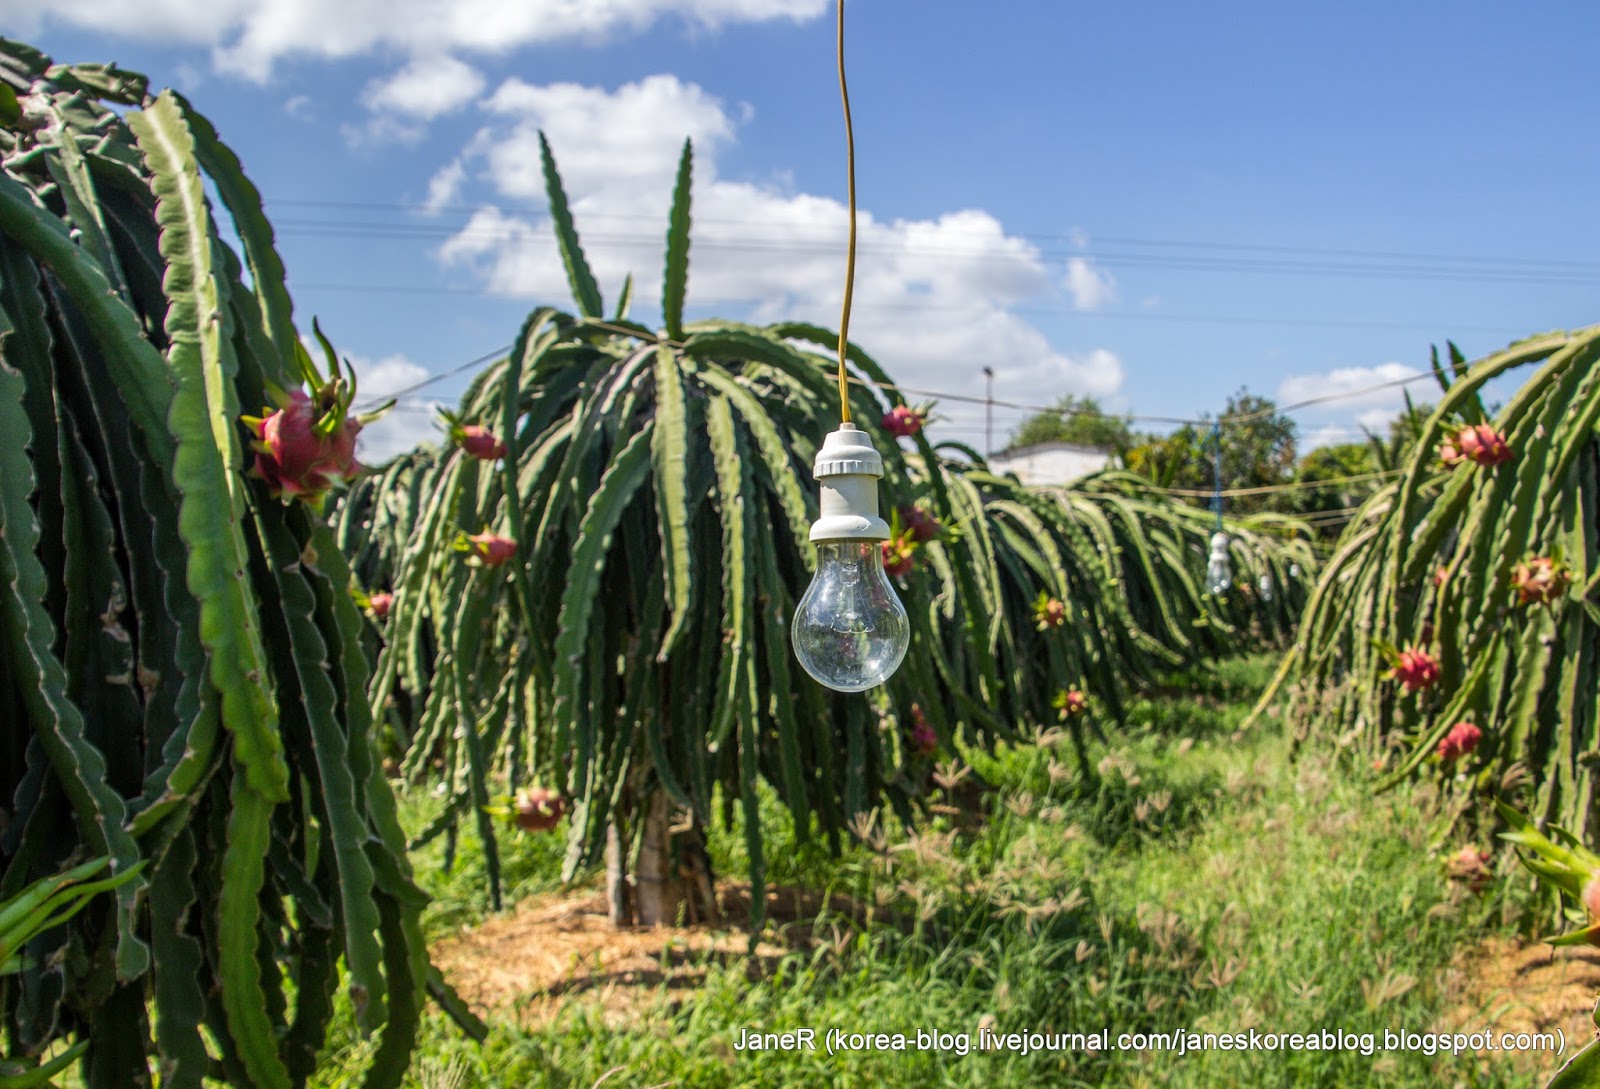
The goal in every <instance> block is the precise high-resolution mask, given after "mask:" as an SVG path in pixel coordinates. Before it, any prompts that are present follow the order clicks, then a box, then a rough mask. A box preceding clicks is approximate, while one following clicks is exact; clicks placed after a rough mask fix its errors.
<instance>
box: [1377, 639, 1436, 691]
mask: <svg viewBox="0 0 1600 1089" xmlns="http://www.w3.org/2000/svg"><path fill="white" fill-rule="evenodd" d="M1389 676H1390V677H1391V678H1393V679H1394V680H1397V681H1399V682H1400V683H1401V684H1403V685H1405V689H1406V691H1407V692H1418V691H1421V690H1422V689H1424V688H1428V687H1430V686H1431V685H1433V684H1434V683H1435V682H1437V681H1438V680H1439V663H1438V662H1437V661H1435V660H1434V658H1433V655H1431V654H1429V653H1428V652H1427V651H1425V650H1419V649H1418V648H1416V647H1408V648H1406V649H1405V650H1403V651H1401V652H1400V661H1399V662H1398V663H1397V664H1396V665H1395V667H1394V668H1393V669H1391V670H1390V671H1389Z"/></svg>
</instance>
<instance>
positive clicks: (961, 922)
mask: <svg viewBox="0 0 1600 1089" xmlns="http://www.w3.org/2000/svg"><path fill="white" fill-rule="evenodd" d="M1269 668H1270V662H1269V660H1268V659H1265V658H1261V659H1247V660H1240V661H1234V662H1227V663H1223V664H1222V665H1221V666H1219V667H1218V668H1217V669H1216V670H1215V671H1207V672H1197V673H1194V674H1191V675H1187V676H1180V677H1175V678H1173V679H1172V681H1171V684H1170V685H1169V686H1168V688H1167V689H1165V690H1164V691H1163V693H1162V694H1161V695H1160V697H1159V698H1154V699H1149V700H1144V701H1141V702H1138V703H1136V704H1134V705H1133V706H1132V707H1130V709H1129V713H1128V715H1127V721H1125V722H1123V723H1120V724H1112V723H1106V724H1104V727H1105V732H1106V734H1107V736H1108V738H1109V739H1110V740H1109V743H1108V744H1096V745H1094V746H1093V747H1092V751H1091V752H1090V754H1089V763H1090V765H1092V766H1090V767H1088V768H1084V767H1080V766H1079V762H1078V760H1077V758H1076V757H1075V756H1074V754H1073V751H1072V748H1071V746H1070V745H1068V744H1067V743H1066V742H1065V741H1064V740H1059V739H1058V740H1055V741H1053V742H1052V741H1051V739H1046V741H1047V744H1045V745H1043V746H1032V745H1029V746H1019V747H1017V748H1014V749H1009V750H1005V751H1003V752H1002V753H1001V754H1000V756H999V757H998V758H996V759H993V760H980V761H978V762H977V766H976V767H975V768H974V769H973V772H972V773H969V775H968V776H967V777H966V778H965V779H963V780H962V781H961V782H959V783H955V784H952V786H951V789H950V790H948V791H941V802H943V801H948V802H950V803H953V804H950V805H948V806H947V807H943V808H942V810H941V811H940V812H938V813H936V814H935V815H934V816H933V817H932V819H931V820H930V822H929V823H928V824H926V825H925V826H924V827H923V828H922V829H921V830H920V831H919V832H915V833H911V832H908V831H907V830H905V829H903V828H900V827H899V826H897V825H896V824H895V823H894V822H892V821H888V822H880V823H879V824H877V825H875V826H874V827H872V828H870V829H868V828H865V827H864V828H863V829H862V831H863V832H864V833H865V835H864V837H863V838H864V839H865V842H864V843H862V844H860V845H858V846H856V847H854V848H852V849H851V850H849V851H848V852H847V853H846V854H845V855H844V856H843V857H841V858H833V857H830V856H829V855H828V854H827V852H826V851H824V850H821V849H819V848H818V847H816V846H814V845H801V844H797V843H794V842H785V843H781V844H780V845H778V847H777V848H776V849H773V850H772V851H771V857H772V860H773V862H772V868H771V874H770V880H771V882H772V883H773V885H774V886H777V887H779V888H784V887H796V886H798V887H805V888H810V889H813V890H825V891H826V893H827V894H828V903H829V904H830V905H831V906H830V907H829V908H827V909H822V908H818V909H817V914H816V915H815V916H813V917H811V918H808V919H801V920H798V921H793V922H790V923H789V924H788V925H787V929H780V928H777V927H775V928H774V929H773V930H772V931H770V932H769V933H768V934H767V935H766V940H765V942H764V944H763V947H762V949H763V952H762V954H761V955H760V956H759V957H757V958H754V959H746V958H745V957H744V956H729V955H727V953H726V952H725V951H724V952H722V953H711V952H707V953H706V954H705V956H704V958H703V959H702V961H701V962H700V963H698V964H696V965H693V968H694V977H693V978H694V979H695V981H696V986H694V987H693V988H687V989H686V988H683V987H677V986H673V985H671V982H670V979H669V974H668V973H666V972H665V971H663V972H662V973H661V982H660V983H659V984H657V985H655V986H654V987H653V988H652V987H651V986H649V985H645V986H642V987H640V986H635V987H634V988H633V989H632V991H631V992H630V994H631V997H629V998H628V1000H627V1002H626V1003H625V1004H623V1005H620V1006H619V1005H618V1003H617V1001H616V1000H615V999H616V995H615V993H614V991H613V993H612V996H611V1001H609V1002H607V1001H602V1000H601V999H600V998H599V997H598V995H599V993H600V992H599V991H598V990H583V989H578V990H577V991H576V993H575V996H574V997H573V998H572V999H571V1000H570V1001H564V1002H562V1003H560V1004H559V1005H558V1006H557V1007H556V1009H557V1012H556V1013H554V1015H546V1016H542V1017H540V1018H537V1019H529V1018H528V1017H525V1016H519V1015H518V1014H517V1013H516V1007H515V1004H514V1003H513V1004H506V1005H500V1006H497V1007H496V1008H494V1009H491V1010H490V1011H488V1019H489V1021H490V1024H491V1034H490V1037H489V1040H488V1042H487V1043H486V1044H485V1045H484V1046H483V1047H482V1048H481V1049H480V1048H479V1047H477V1046H475V1045H472V1044H470V1043H468V1042H467V1041H465V1040H464V1039H462V1038H461V1037H460V1035H459V1033H458V1032H457V1031H456V1030H455V1029H454V1027H453V1026H451V1025H450V1024H449V1023H448V1022H446V1021H445V1020H444V1019H443V1018H442V1017H440V1016H438V1015H437V1014H430V1016H429V1021H428V1024H427V1026H426V1028H425V1030H424V1034H423V1041H422V1044H421V1046H420V1052H419V1055H420V1057H419V1059H418V1062H417V1063H416V1064H415V1065H414V1067H413V1075H412V1077H413V1079H414V1084H415V1085H417V1086H418V1087H421V1089H446V1087H449V1086H454V1085H459V1086H462V1087H466V1086H494V1087H499V1086H505V1087H508V1089H509V1087H513V1086H514V1087H517V1089H532V1087H537V1086H551V1087H556V1086H560V1087H585V1089H587V1087H589V1086H592V1085H595V1084H597V1083H602V1082H603V1083H604V1084H607V1085H618V1086H622V1085H626V1086H656V1085H675V1086H696V1087H699V1086H705V1087H711V1086H743V1085H760V1086H775V1087H776V1086H796V1087H799V1086H816V1085H839V1086H856V1085H875V1086H906V1087H911V1086H919V1087H920V1086H974V1087H976V1086H1008V1087H1009V1086H1026V1085H1039V1086H1046V1085H1049V1086H1074V1085H1102V1084H1110V1085H1166V1086H1219V1085H1238V1086H1245V1085H1248V1086H1278V1085H1339V1086H1360V1085H1382V1086H1400V1087H1405V1086H1424V1085H1426V1086H1436V1085H1461V1086H1499V1085H1523V1084H1527V1082H1528V1074H1527V1071H1526V1068H1523V1069H1522V1072H1521V1073H1520V1074H1519V1072H1518V1068H1517V1067H1516V1066H1515V1065H1514V1064H1513V1062H1512V1061H1511V1060H1509V1059H1508V1058H1507V1057H1505V1056H1503V1055H1499V1056H1496V1055H1489V1054H1484V1053H1478V1054H1471V1055H1463V1056H1452V1055H1448V1054H1446V1055H1432V1056H1430V1055H1426V1054H1422V1053H1419V1052H1403V1051H1384V1050H1383V1043H1384V1034H1385V1032H1400V1031H1410V1032H1429V1031H1434V1030H1436V1029H1439V1028H1441V1027H1443V1026H1444V1025H1445V1024H1446V1023H1447V1018H1448V1017H1449V1016H1450V1013H1451V1011H1456V1021H1454V1022H1449V1023H1450V1024H1452V1025H1453V1026H1455V1027H1463V1028H1467V1029H1468V1030H1470V1028H1471V1027H1472V1026H1471V1025H1470V1022H1471V1016H1470V1011H1471V1002H1472V1001H1473V1000H1472V998H1471V992H1470V990H1467V989H1465V987H1466V980H1465V974H1464V973H1463V972H1461V971H1459V970H1456V969H1453V968H1452V958H1453V957H1454V956H1455V955H1456V954H1457V953H1458V951H1460V950H1462V949H1463V948H1465V947H1468V946H1471V945H1473V944H1475V943H1477V942H1478V941H1479V940H1481V939H1482V938H1483V937H1484V936H1486V935H1487V934H1489V933H1490V932H1491V931H1492V930H1493V928H1494V927H1493V921H1497V920H1498V919H1499V918H1500V914H1501V912H1500V908H1501V907H1503V905H1499V904H1495V905H1491V904H1490V903H1488V902H1487V901H1485V900H1483V899H1481V898H1480V897H1481V895H1482V894H1473V893H1470V892H1469V891H1467V890H1466V889H1465V888H1463V887H1462V886H1461V885H1460V884H1459V883H1456V884H1452V883H1451V882H1450V881H1449V879H1448V878H1447V876H1446V873H1445V867H1444V864H1443V863H1442V861H1441V860H1440V858H1439V857H1437V856H1438V855H1440V854H1441V853H1449V852H1451V851H1452V850H1453V849H1454V847H1455V846H1458V845H1457V844H1455V843H1454V841H1453V840H1448V839H1447V838H1446V837H1442V836H1441V834H1440V833H1439V831H1438V823H1439V822H1438V815H1437V814H1436V813H1434V812H1433V810H1432V809H1431V807H1430V806H1429V804H1428V802H1427V793H1426V792H1425V791H1423V792H1405V791H1399V792H1393V793H1389V794H1383V795H1374V793H1373V791H1372V783H1371V782H1370V780H1369V777H1368V776H1367V775H1366V774H1365V773H1364V772H1363V771H1362V769H1360V768H1359V767H1353V766H1350V765H1348V764H1340V763H1336V762H1332V761H1330V759H1329V758H1328V757H1327V756H1325V755H1323V754H1324V753H1326V752H1327V751H1328V749H1327V747H1324V746H1318V745H1310V746H1306V747H1305V748H1304V749H1303V750H1302V752H1301V754H1300V755H1299V757H1298V758H1297V759H1291V755H1290V749H1289V743H1288V740H1287V738H1286V737H1285V736H1284V735H1283V734H1282V732H1281V731H1280V730H1279V729H1278V728H1277V726H1276V725H1275V724H1273V723H1271V722H1270V721H1269V722H1266V723H1263V724H1260V725H1258V726H1256V727H1255V728H1253V729H1252V730H1251V731H1249V732H1247V733H1241V732H1239V729H1238V727H1239V723H1240V722H1241V721H1242V719H1243V717H1244V713H1245V710H1246V708H1247V707H1248V704H1249V701H1250V699H1251V697H1252V696H1253V695H1254V693H1255V692H1257V691H1258V690H1259V688H1260V686H1261V684H1262V683H1263V682H1264V680H1265V677H1266V673H1267V671H1268V669H1269ZM957 774H958V769H957V768H956V767H955V766H954V765H953V764H952V766H951V767H950V768H949V769H948V772H947V775H946V781H948V780H949V779H953V778H955V777H956V775H957ZM974 776H981V777H982V778H983V779H985V780H987V781H988V783H989V784H990V785H991V787H992V789H991V790H988V791H981V792H980V791H976V790H973V789H972V788H971V785H970V784H971V782H972V779H973V777H974ZM945 795H947V797H945ZM408 816H409V817H410V818H411V819H412V820H414V821H416V822H417V823H418V824H420V823H421V822H422V821H423V820H425V819H426V817H427V816H428V806H427V804H426V802H425V800H422V799H416V800H413V801H412V802H411V804H410V806H409V809H408ZM769 816H770V818H771V820H772V821H773V824H772V827H774V828H778V827H781V826H782V825H781V821H782V817H781V816H780V814H779V811H778V809H777V806H776V805H774V806H773V808H772V812H771V813H770V814H769ZM742 842H743V841H742V837H741V836H740V835H739V833H738V831H737V829H735V830H733V831H732V832H731V833H722V834H719V835H718V836H717V838H716V840H715V842H714V844H713V848H714V852H713V853H714V856H715V861H716V863H717V865H718V868H719V872H722V873H727V874H738V873H741V872H743V866H742V862H743V860H742V858H740V857H739V854H738V851H739V847H738V845H739V844H741V843H742ZM506 846H507V856H508V857H507V872H508V875H509V881H508V886H509V890H510V895H511V896H512V897H513V898H519V899H527V898H531V899H534V900H548V899H549V898H551V897H555V896H557V895H560V892H559V889H560V886H559V883H558V881H557V877H556V874H557V871H558V870H559V864H560V852H561V846H560V841H559V839H558V838H557V837H555V836H546V837H542V838H541V837H527V836H525V837H519V838H512V837H507V842H506ZM439 853H440V848H438V847H437V846H435V847H432V848H430V849H429V851H428V852H427V853H426V854H424V855H421V856H419V857H418V858H417V860H416V861H417V864H418V866H419V869H420V872H421V876H422V877H423V879H424V881H425V882H426V883H428V884H429V887H430V891H431V892H432V893H433V894H434V896H435V897H436V902H435V904H434V906H433V907H432V908H431V909H430V915H429V920H428V925H429V928H430V935H431V937H432V939H433V940H434V941H435V943H436V944H441V945H448V944H449V943H461V942H466V943H470V942H471V941H472V940H473V938H472V933H473V931H472V930H471V928H472V926H473V925H474V924H476V923H478V922H480V921H482V920H483V919H484V918H485V917H486V915H487V912H486V902H485V894H484V880H483V874H482V871H481V857H480V856H479V855H478V854H477V852H476V848H475V844H474V843H473V842H471V840H470V838H469V837H463V839H462V842H461V843H460V844H459V857H458V858H457V860H456V866H455V869H454V871H453V872H452V873H450V874H449V875H445V874H443V873H441V872H440V869H439V865H438V863H439ZM567 895H571V893H570V892H569V893H568V894H567ZM1491 915H1492V916H1493V921H1491V919H1490V917H1491ZM540 940H541V938H540V934H539V933H538V932H537V930H534V931H531V932H530V933H529V934H528V936H527V941H529V942H538V941H540ZM737 944H740V945H742V942H741V943H737ZM670 947H671V943H670V942H668V943H667V948H668V951H669V952H670V951H671V950H670ZM665 956H666V954H665V953H664V954H663V957H665ZM682 959H683V953H682V951H681V950H680V951H679V952H678V953H677V955H676V962H677V963H678V965H679V968H681V967H682V965H681V961H682ZM583 970H584V967H583V965H582V964H575V965H574V966H573V967H572V971H573V972H574V973H577V974H581V973H582V972H583ZM1463 1003H1466V1004H1467V1007H1466V1008H1467V1009H1468V1014H1469V1015H1468V1017H1467V1021H1468V1022H1469V1024H1467V1025H1461V1024H1459V1022H1460V1010H1461V1008H1462V1006H1463ZM551 1005H552V1004H550V1003H546V1006H545V1008H547V1009H548V1008H550V1007H551ZM1487 1012H1488V1011H1485V1015H1486V1016H1487ZM348 1023H349V1022H348V1019H342V1020H341V1021H340V1025H341V1026H348ZM803 1028H810V1029H813V1030H816V1032H817V1042H818V1048H817V1050H815V1051H810V1050H804V1049H795V1050H765V1051H748V1050H746V1051H740V1050H736V1049H735V1046H734V1045H735V1043H736V1042H737V1041H738V1040H739V1039H740V1037H741V1036H742V1034H743V1033H744V1032H745V1031H749V1032H752V1033H783V1032H790V1031H794V1030H798V1029H803ZM832 1029H840V1030H843V1031H845V1032H852V1033H883V1034H895V1033H899V1034H904V1035H905V1036H906V1046H907V1048H908V1050H905V1051H894V1050H877V1049H872V1050H851V1051H845V1052H841V1053H839V1054H834V1055H830V1054H828V1053H827V1052H826V1050H824V1049H823V1047H822V1042H823V1040H824V1038H825V1034H826V1033H827V1032H828V1031H829V1030H832ZM980 1029H981V1030H984V1031H992V1032H993V1033H995V1034H999V1035H1003V1034H1006V1033H1020V1032H1057V1033H1084V1034H1091V1033H1105V1034H1108V1035H1109V1038H1110V1039H1109V1040H1106V1041H1103V1042H1102V1043H1115V1038H1116V1037H1117V1036H1119V1035H1121V1034H1123V1033H1162V1032H1173V1031H1177V1030H1182V1031H1184V1032H1186V1033H1187V1032H1191V1031H1192V1032H1198V1033H1205V1032H1211V1033H1240V1032H1243V1033H1248V1032H1249V1031H1250V1030H1252V1029H1253V1030H1255V1031H1256V1032H1257V1033H1260V1034H1265V1033H1312V1034H1318V1035H1319V1037H1320V1034H1321V1033H1323V1032H1324V1031H1327V1032H1332V1033H1345V1034H1355V1035H1356V1036H1357V1037H1358V1038H1359V1037H1360V1036H1362V1035H1363V1034H1371V1040H1372V1043H1373V1045H1374V1046H1373V1048H1372V1054H1362V1053H1361V1052H1362V1049H1361V1048H1359V1047H1358V1048H1357V1049H1355V1050H1343V1049H1334V1050H1321V1049H1318V1050H1290V1049H1287V1048H1280V1049H1279V1050H1275V1051H1262V1050H1257V1051H1249V1052H1237V1051H1223V1050H1211V1051H1203V1052H1199V1053H1191V1054H1187V1055H1183V1056H1179V1055H1177V1054H1175V1053H1172V1052H1166V1051H1156V1050H1144V1051H1136V1050H1119V1049H1117V1048H1115V1047H1109V1048H1108V1047H1105V1046H1102V1047H1101V1048H1100V1049H1099V1050H1080V1049H1076V1048H1069V1049H1067V1050H1055V1051H1043V1052H1038V1053H1034V1054H1028V1055H1023V1054H1019V1053H1017V1052H1016V1051H1014V1050H991V1051H987V1052H980V1051H978V1050H977V1049H976V1041H977V1039H978V1038H979V1033H980ZM919 1031H921V1032H924V1033H947V1034H958V1035H964V1036H965V1038H966V1040H967V1042H968V1045H969V1051H968V1053H967V1054H965V1055H962V1054H959V1053H958V1052H957V1051H956V1050H953V1049H951V1050H945V1051H937V1050H932V1049H929V1050H917V1049H916V1043H917V1038H916V1034H917V1033H918V1032H919ZM890 1042H891V1043H892V1041H890ZM954 1042H955V1041H954V1040H952V1041H951V1043H952V1044H954ZM364 1046H365V1045H364V1044H362V1043H361V1042H359V1041H357V1040H355V1039H354V1038H353V1037H352V1036H351V1035H350V1034H349V1033H348V1031H347V1029H343V1028H342V1029H341V1031H340V1033H339V1034H338V1035H337V1036H336V1038H335V1039H333V1040H331V1041H330V1045H329V1053H328V1055H327V1058H326V1061H325V1062H324V1064H323V1066H324V1069H323V1072H322V1074H321V1075H320V1079H321V1082H320V1083H321V1084H323V1085H326V1086H336V1085H342V1084H344V1079H345V1077H346V1074H345V1071H346V1070H353V1069H356V1068H357V1067H356V1062H355V1060H356V1059H358V1058H359V1053H360V1051H361V1049H362V1048H363V1047H364ZM1569 1054H1570V1052H1569ZM1553 1066H1554V1063H1553V1062H1549V1061H1545V1062H1541V1063H1539V1064H1538V1068H1539V1069H1544V1070H1549V1069H1553Z"/></svg>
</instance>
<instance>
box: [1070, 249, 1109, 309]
mask: <svg viewBox="0 0 1600 1089" xmlns="http://www.w3.org/2000/svg"><path fill="white" fill-rule="evenodd" d="M1066 284H1067V291H1068V292H1070V293H1071V295H1072V308H1073V309H1074V310H1098V309H1100V307H1102V306H1104V305H1105V304H1106V303H1108V302H1111V301H1113V300H1114V299H1116V297H1117V281H1116V279H1115V278H1114V277H1113V276H1112V275H1111V273H1109V272H1107V271H1105V270H1104V269H1101V268H1096V267H1095V264H1094V262H1093V261H1091V260H1089V259H1088V258H1085V257H1074V258H1072V259H1071V260H1069V261H1068V262H1067V281H1066Z"/></svg>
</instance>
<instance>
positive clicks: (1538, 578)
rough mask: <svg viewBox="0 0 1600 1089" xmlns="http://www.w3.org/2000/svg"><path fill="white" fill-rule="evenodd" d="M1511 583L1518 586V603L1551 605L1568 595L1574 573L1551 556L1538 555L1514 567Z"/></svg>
mask: <svg viewBox="0 0 1600 1089" xmlns="http://www.w3.org/2000/svg"><path fill="white" fill-rule="evenodd" d="M1511 585H1512V586H1514V587H1516V591H1517V604H1519V605H1549V604H1550V603H1551V602H1553V601H1555V600H1557V599H1558V598H1562V597H1565V596H1566V594H1567V587H1569V586H1570V585H1572V574H1571V572H1569V571H1568V570H1567V569H1566V568H1565V567H1563V566H1562V565H1560V564H1558V563H1557V562H1556V561H1555V560H1553V559H1551V558H1550V557H1549V556H1536V557H1535V558H1533V559H1531V560H1524V561H1523V562H1522V563H1519V564H1517V566H1516V567H1515V568H1513V569H1512V571H1511Z"/></svg>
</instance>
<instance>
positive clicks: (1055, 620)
mask: <svg viewBox="0 0 1600 1089" xmlns="http://www.w3.org/2000/svg"><path fill="white" fill-rule="evenodd" d="M1033 616H1034V619H1035V620H1037V621H1038V625H1039V630H1040V631H1048V630H1049V629H1051V628H1059V627H1061V625H1063V624H1065V623H1066V622H1067V605H1066V602H1064V601H1061V600H1059V599H1057V598H1053V597H1052V598H1047V599H1046V600H1043V601H1040V602H1038V603H1037V604H1036V605H1034V607H1033Z"/></svg>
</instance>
